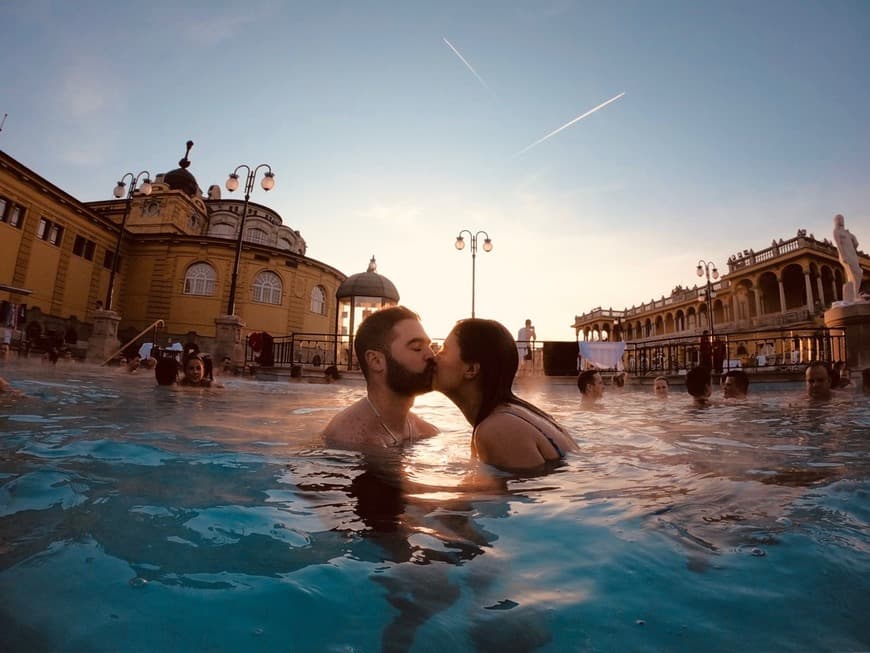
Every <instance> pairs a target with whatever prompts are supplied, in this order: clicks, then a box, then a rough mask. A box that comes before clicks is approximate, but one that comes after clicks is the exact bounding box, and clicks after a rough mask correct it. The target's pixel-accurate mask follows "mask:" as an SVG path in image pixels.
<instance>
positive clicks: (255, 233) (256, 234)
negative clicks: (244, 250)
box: [245, 228, 269, 245]
mask: <svg viewBox="0 0 870 653" xmlns="http://www.w3.org/2000/svg"><path fill="white" fill-rule="evenodd" d="M245 240H247V241H248V242H249V243H258V244H260V245H265V244H267V243H268V241H269V234H267V233H266V232H265V231H263V230H262V229H255V228H251V229H248V234H247V236H246V237H245Z"/></svg>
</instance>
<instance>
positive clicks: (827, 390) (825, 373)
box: [804, 361, 833, 401]
mask: <svg viewBox="0 0 870 653" xmlns="http://www.w3.org/2000/svg"><path fill="white" fill-rule="evenodd" d="M804 378H805V380H806V388H807V399H809V400H811V401H827V400H828V399H830V398H831V386H832V385H833V384H832V383H831V368H830V367H828V365H827V364H826V363H823V362H822V361H813V362H812V363H810V364H809V365H808V366H807V369H806V372H805V373H804Z"/></svg>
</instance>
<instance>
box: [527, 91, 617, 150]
mask: <svg viewBox="0 0 870 653" xmlns="http://www.w3.org/2000/svg"><path fill="white" fill-rule="evenodd" d="M623 95H625V91H623V92H622V93H620V94H619V95H617V96H615V97H612V98H610V99H609V100H608V101H607V102H602V103H601V104H599V105H598V106H597V107H595V108H594V109H589V111H587V112H586V113H584V114H583V115H580V116H577V117H576V118H574V120H572V121H570V122H566V123H565V124H564V125H562V126H561V127H559V129H554V130H553V131H551V132H550V133H549V134H547V135H546V136H544V137H543V138H539V139H538V140H536V141H535V142H534V143H532V144H531V145H527V146H526V147H524V148H523V149H521V150H520V151H519V152H517V153H516V154H514V155H513V156H515V157H516V156H519V155H520V154H524V153H526V152H528V151H529V150H530V149H532V148H533V147H534V146H535V145H540V144H541V143H543V142H544V141H545V140H547V139H548V138H550V136H555V135H556V134H558V133H559V132H560V131H562V130H563V129H567V128H568V127H570V126H571V125H573V124H574V123H575V122H577V121H578V120H583V118H585V117H586V116H590V115H592V114H593V113H595V112H596V111H598V110H599V109H603V108H604V107H606V106H607V105H608V104H610V103H611V102H616V101H617V100H618V99H619V98H621V97H622V96H623Z"/></svg>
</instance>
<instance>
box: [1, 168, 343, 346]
mask: <svg viewBox="0 0 870 653" xmlns="http://www.w3.org/2000/svg"><path fill="white" fill-rule="evenodd" d="M243 204H244V201H243V200H242V199H238V200H236V199H226V198H223V199H222V198H221V194H220V190H219V187H218V186H216V185H214V186H212V187H211V188H210V189H209V192H208V194H203V192H202V191H201V189H200V187H199V185H198V183H197V181H196V179H195V178H194V177H193V175H192V174H191V173H190V172H189V171H188V170H187V169H186V168H185V167H181V168H178V169H175V170H171V171H170V172H167V173H165V174H161V175H157V176H156V177H155V179H154V181H153V184H152V192H151V193H150V195H144V194H142V193H141V192H138V191H137V192H135V193H134V194H133V196H132V198H131V200H130V205H129V214H128V218H127V221H126V227H125V229H124V233H123V238H122V239H121V240H120V255H119V257H118V268H117V273H116V277H115V280H114V285H113V288H114V292H113V293H112V297H113V298H114V299H113V302H112V308H113V310H115V311H117V312H118V313H119V314H120V315H121V323H120V328H119V329H118V334H119V337H120V339H121V341H122V342H125V338H127V337H131V336H132V335H135V334H136V333H138V332H139V331H141V330H142V329H145V328H147V327H148V326H149V325H150V324H152V323H153V322H155V321H156V320H163V321H164V323H165V329H166V331H165V333H166V334H167V335H168V336H170V337H173V338H174V339H184V338H186V339H189V338H194V339H196V340H199V341H201V342H202V344H206V345H207V344H208V342H209V340H210V339H212V338H214V336H215V318H217V317H218V316H220V315H222V314H225V313H226V311H227V304H228V299H229V295H230V284H231V277H232V272H233V267H234V262H235V255H236V248H237V242H238V241H237V239H238V232H239V226H240V222H241V219H242V210H243ZM127 208H128V206H127V200H126V199H119V200H109V201H100V202H82V201H79V200H78V199H76V198H75V197H73V196H72V195H70V194H69V193H67V192H66V191H64V190H62V189H60V188H58V187H57V186H55V185H54V184H52V183H51V182H50V181H48V180H46V179H44V178H43V177H41V176H40V175H38V174H37V173H35V172H34V171H32V170H30V169H29V168H27V167H26V166H24V165H23V164H21V163H20V162H19V161H17V160H15V159H13V158H12V157H10V156H9V155H7V154H6V153H4V152H0V301H3V302H4V303H5V306H7V307H17V308H22V307H24V310H23V312H22V313H21V315H20V316H19V317H21V318H23V319H22V320H19V321H18V322H23V323H17V322H16V323H14V324H13V323H12V322H15V320H11V321H10V322H8V323H7V324H6V325H0V327H3V328H5V331H0V335H3V336H4V337H5V338H6V339H8V338H9V337H10V333H11V332H13V328H12V327H14V333H16V335H17V334H19V333H24V332H26V330H27V329H28V327H30V328H31V329H33V330H34V331H35V329H36V327H35V326H33V325H34V324H37V325H39V327H40V328H41V330H42V331H43V332H45V331H57V330H61V329H68V328H69V327H70V325H72V326H73V328H74V329H76V330H77V331H78V335H79V337H80V338H84V339H87V338H88V336H89V335H90V331H91V328H92V325H93V318H94V313H95V312H96V311H98V310H99V309H100V308H101V307H102V303H103V301H104V298H105V297H106V293H107V290H108V287H109V283H110V281H109V279H110V275H111V269H112V264H113V259H114V252H115V249H116V247H118V246H119V233H120V226H121V223H122V221H123V217H124V213H125V211H126V209H127ZM244 230H245V233H244V238H243V246H242V248H241V255H240V261H239V274H238V281H237V290H236V298H235V314H236V315H238V316H239V317H240V318H241V319H242V320H243V321H244V323H245V324H246V330H248V331H267V332H269V333H274V334H288V333H292V332H297V331H304V332H309V333H332V332H333V331H334V329H335V323H336V315H337V303H336V299H335V297H336V291H337V289H338V287H339V286H340V285H341V283H342V282H343V281H344V280H345V278H346V275H344V274H343V273H342V272H340V271H339V270H337V269H336V268H334V267H332V266H330V265H328V264H326V263H323V262H321V261H317V260H315V259H312V258H309V257H307V256H306V254H305V252H306V243H305V240H304V239H303V238H302V236H301V234H300V233H299V231H296V230H294V229H292V228H290V227H288V226H286V225H284V224H283V221H282V219H281V216H279V215H278V214H277V213H276V212H275V211H273V210H272V209H270V208H268V207H266V206H263V205H260V204H256V203H253V202H249V203H248V212H247V219H246V220H245V224H244ZM7 312H9V311H7Z"/></svg>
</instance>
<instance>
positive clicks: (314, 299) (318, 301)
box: [311, 286, 326, 315]
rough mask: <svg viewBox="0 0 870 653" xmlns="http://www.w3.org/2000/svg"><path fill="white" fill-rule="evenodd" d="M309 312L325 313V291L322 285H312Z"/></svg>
mask: <svg viewBox="0 0 870 653" xmlns="http://www.w3.org/2000/svg"><path fill="white" fill-rule="evenodd" d="M311 312H312V313H317V314H318V315H326V291H325V290H324V289H323V286H314V288H312V289H311Z"/></svg>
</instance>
